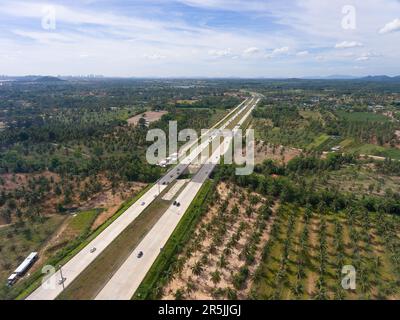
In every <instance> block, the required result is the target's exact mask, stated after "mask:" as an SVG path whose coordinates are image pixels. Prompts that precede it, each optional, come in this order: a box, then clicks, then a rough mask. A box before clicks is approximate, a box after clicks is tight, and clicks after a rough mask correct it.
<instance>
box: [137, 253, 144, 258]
mask: <svg viewBox="0 0 400 320" xmlns="http://www.w3.org/2000/svg"><path fill="white" fill-rule="evenodd" d="M137 257H138V258H139V259H140V258H141V257H143V251H139V253H138V254H137Z"/></svg>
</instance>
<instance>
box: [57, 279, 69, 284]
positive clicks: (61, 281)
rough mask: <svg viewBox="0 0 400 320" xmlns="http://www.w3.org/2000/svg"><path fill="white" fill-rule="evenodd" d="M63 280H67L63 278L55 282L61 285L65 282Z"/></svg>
mask: <svg viewBox="0 0 400 320" xmlns="http://www.w3.org/2000/svg"><path fill="white" fill-rule="evenodd" d="M65 280H67V278H65V277H63V278H62V279H59V280H58V281H57V283H58V284H63V283H64V282H65Z"/></svg>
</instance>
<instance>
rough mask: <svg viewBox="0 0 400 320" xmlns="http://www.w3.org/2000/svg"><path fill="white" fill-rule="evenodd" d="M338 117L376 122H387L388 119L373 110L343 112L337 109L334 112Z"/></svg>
mask: <svg viewBox="0 0 400 320" xmlns="http://www.w3.org/2000/svg"><path fill="white" fill-rule="evenodd" d="M335 113H336V114H337V115H338V116H339V117H341V118H344V119H346V120H349V121H360V122H363V121H378V122H388V121H390V120H389V118H388V117H386V116H384V115H382V114H379V113H373V112H345V111H341V110H338V111H336V112H335Z"/></svg>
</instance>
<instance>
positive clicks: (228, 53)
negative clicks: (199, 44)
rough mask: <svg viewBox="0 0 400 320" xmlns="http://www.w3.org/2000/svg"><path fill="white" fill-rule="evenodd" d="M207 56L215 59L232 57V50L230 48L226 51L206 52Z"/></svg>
mask: <svg viewBox="0 0 400 320" xmlns="http://www.w3.org/2000/svg"><path fill="white" fill-rule="evenodd" d="M208 54H209V55H210V56H214V57H217V58H223V57H228V56H231V55H232V50H231V49H230V48H228V49H221V50H214V49H213V50H208Z"/></svg>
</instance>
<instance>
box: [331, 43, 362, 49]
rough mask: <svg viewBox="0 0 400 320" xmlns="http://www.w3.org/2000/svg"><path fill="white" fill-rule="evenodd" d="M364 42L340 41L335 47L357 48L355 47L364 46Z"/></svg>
mask: <svg viewBox="0 0 400 320" xmlns="http://www.w3.org/2000/svg"><path fill="white" fill-rule="evenodd" d="M362 46H363V44H362V43H361V42H358V41H342V42H339V43H336V45H335V48H336V49H348V48H355V47H362Z"/></svg>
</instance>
